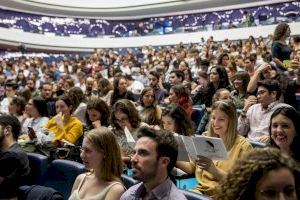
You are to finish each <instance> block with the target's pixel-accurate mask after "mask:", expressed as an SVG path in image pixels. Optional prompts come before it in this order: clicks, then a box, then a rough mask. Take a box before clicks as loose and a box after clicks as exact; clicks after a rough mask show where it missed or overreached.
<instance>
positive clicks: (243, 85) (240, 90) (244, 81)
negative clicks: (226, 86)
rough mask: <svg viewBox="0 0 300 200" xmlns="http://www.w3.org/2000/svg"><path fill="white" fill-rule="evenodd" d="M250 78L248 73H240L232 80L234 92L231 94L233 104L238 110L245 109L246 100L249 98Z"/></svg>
mask: <svg viewBox="0 0 300 200" xmlns="http://www.w3.org/2000/svg"><path fill="white" fill-rule="evenodd" d="M249 81H250V76H249V74H248V73H247V72H244V71H239V72H237V73H236V74H235V76H234V77H233V78H232V83H233V87H234V90H233V91H232V92H231V96H232V99H233V103H234V105H235V106H236V108H237V109H243V108H244V104H245V100H246V99H247V98H248V94H247V86H248V83H249Z"/></svg>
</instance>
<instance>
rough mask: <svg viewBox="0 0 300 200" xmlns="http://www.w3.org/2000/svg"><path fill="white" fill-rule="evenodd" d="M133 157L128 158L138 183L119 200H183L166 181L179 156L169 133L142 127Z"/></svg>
mask: <svg viewBox="0 0 300 200" xmlns="http://www.w3.org/2000/svg"><path fill="white" fill-rule="evenodd" d="M137 132H138V135H137V138H138V140H137V142H136V145H135V147H134V154H133V156H132V158H131V163H132V170H133V178H134V179H137V180H139V181H141V182H140V183H138V184H136V185H134V186H132V187H130V188H129V189H128V190H127V191H126V192H125V193H124V194H123V195H122V196H121V200H132V199H177V200H186V197H185V196H184V195H183V194H182V193H181V192H180V191H179V190H178V189H177V188H176V186H175V185H174V183H173V182H172V181H171V179H170V177H169V173H170V172H171V170H172V169H173V167H174V165H175V163H176V160H177V154H178V144H177V142H176V140H175V138H174V136H173V135H172V134H171V133H163V134H161V133H160V132H158V131H156V130H154V129H152V128H148V127H142V128H140V129H139V130H138V131H137Z"/></svg>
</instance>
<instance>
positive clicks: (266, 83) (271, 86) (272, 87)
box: [257, 79, 281, 100]
mask: <svg viewBox="0 0 300 200" xmlns="http://www.w3.org/2000/svg"><path fill="white" fill-rule="evenodd" d="M258 87H264V88H266V89H267V90H268V92H269V93H271V92H273V91H275V92H276V99H277V100H278V99H279V97H280V95H281V88H280V85H279V82H278V81H277V80H270V79H265V80H262V81H258V82H257V88H258Z"/></svg>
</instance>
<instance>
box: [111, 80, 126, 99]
mask: <svg viewBox="0 0 300 200" xmlns="http://www.w3.org/2000/svg"><path fill="white" fill-rule="evenodd" d="M121 79H123V80H125V81H126V79H125V78H124V77H123V76H120V77H114V82H113V90H114V92H113V94H112V97H111V100H110V101H111V103H110V104H111V105H113V104H114V103H115V102H116V101H117V100H118V96H119V95H120V94H119V93H120V91H119V82H120V81H121Z"/></svg>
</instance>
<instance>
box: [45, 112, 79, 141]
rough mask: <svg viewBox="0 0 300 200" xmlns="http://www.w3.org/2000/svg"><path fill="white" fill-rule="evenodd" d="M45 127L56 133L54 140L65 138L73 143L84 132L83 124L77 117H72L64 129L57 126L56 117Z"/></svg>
mask: <svg viewBox="0 0 300 200" xmlns="http://www.w3.org/2000/svg"><path fill="white" fill-rule="evenodd" d="M45 128H47V129H48V130H49V132H51V133H54V134H55V138H54V140H62V139H65V140H67V141H68V142H70V143H72V144H75V143H76V142H77V140H78V139H79V138H80V136H82V134H83V127H82V124H81V122H80V121H79V120H78V119H77V118H76V117H71V118H70V120H69V121H68V122H67V123H66V124H64V127H63V128H62V129H59V128H58V127H57V125H56V122H55V119H54V118H52V119H51V120H49V121H48V123H47V124H46V125H45Z"/></svg>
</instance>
